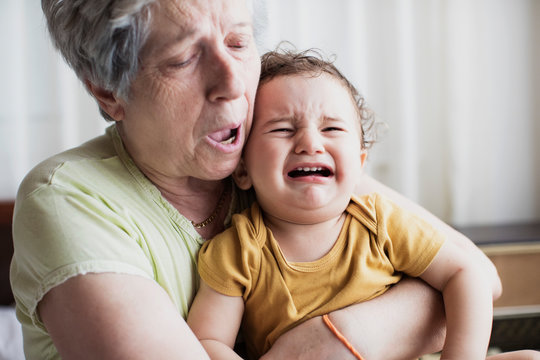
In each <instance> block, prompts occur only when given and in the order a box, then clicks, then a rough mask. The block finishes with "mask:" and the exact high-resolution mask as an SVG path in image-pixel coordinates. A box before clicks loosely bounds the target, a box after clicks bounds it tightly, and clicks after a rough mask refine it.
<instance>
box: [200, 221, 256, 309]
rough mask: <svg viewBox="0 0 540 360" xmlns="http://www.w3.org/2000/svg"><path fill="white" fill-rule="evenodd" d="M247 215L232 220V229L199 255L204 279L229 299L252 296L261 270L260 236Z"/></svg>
mask: <svg viewBox="0 0 540 360" xmlns="http://www.w3.org/2000/svg"><path fill="white" fill-rule="evenodd" d="M247 213H248V212H247V211H245V212H244V213H242V214H237V215H234V216H233V221H232V226H231V227H230V228H229V229H227V230H226V231H225V232H223V233H221V234H219V235H218V236H216V237H214V238H213V239H211V240H208V241H206V242H205V243H204V244H203V246H202V248H201V250H200V251H199V262H198V269H199V274H200V276H201V279H202V280H203V281H204V282H205V283H206V284H208V285H209V286H210V287H211V288H213V289H214V290H216V291H217V292H219V293H222V294H224V295H228V296H242V297H243V298H244V299H246V298H247V296H248V295H249V293H250V291H251V289H252V284H254V283H255V281H256V278H257V275H258V273H259V266H260V261H261V260H260V259H261V255H260V251H261V250H260V241H259V238H260V236H259V235H260V234H258V233H257V231H256V229H255V227H254V226H253V225H252V223H251V221H250V220H249V218H248V216H247Z"/></svg>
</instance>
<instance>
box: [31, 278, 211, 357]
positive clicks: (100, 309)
mask: <svg viewBox="0 0 540 360" xmlns="http://www.w3.org/2000/svg"><path fill="white" fill-rule="evenodd" d="M38 310H39V315H40V317H41V319H42V321H43V323H44V324H45V327H46V328H47V331H48V332H49V333H50V335H51V338H52V340H53V342H54V344H55V346H56V348H57V349H58V352H59V353H60V356H61V357H62V359H68V360H69V359H77V360H81V359H82V360H84V359H104V360H106V359H115V360H117V359H126V360H128V359H129V360H137V359H208V355H207V354H206V353H205V351H204V349H203V347H202V346H201V344H200V343H199V342H198V341H197V338H196V337H195V335H194V334H193V333H192V332H191V330H190V329H189V327H188V326H187V324H186V322H185V321H184V319H183V318H182V316H180V314H179V313H178V310H177V309H176V308H175V307H174V305H173V303H172V302H171V300H170V299H169V296H168V295H167V294H166V292H165V291H164V290H163V289H162V288H161V287H160V286H159V285H157V284H156V283H155V282H153V281H151V280H149V279H146V278H143V277H140V276H135V275H125V274H113V273H104V274H86V275H79V276H76V277H74V278H71V279H69V280H67V281H66V282H64V283H62V284H61V285H58V286H56V287H54V288H53V289H51V290H50V291H49V292H48V293H47V294H46V295H45V297H44V298H43V300H42V301H41V302H40V303H39V307H38Z"/></svg>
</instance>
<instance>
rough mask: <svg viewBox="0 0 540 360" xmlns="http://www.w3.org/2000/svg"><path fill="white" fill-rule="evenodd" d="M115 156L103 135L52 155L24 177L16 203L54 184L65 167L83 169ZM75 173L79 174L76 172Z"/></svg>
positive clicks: (106, 136) (108, 137) (109, 143)
mask: <svg viewBox="0 0 540 360" xmlns="http://www.w3.org/2000/svg"><path fill="white" fill-rule="evenodd" d="M115 154H116V152H115V150H114V145H113V141H112V139H111V137H110V136H109V135H108V134H104V135H101V136H98V137H96V138H94V139H92V140H89V141H88V142H86V143H84V144H82V145H79V146H77V147H74V148H72V149H69V150H66V151H63V152H61V153H58V154H56V155H53V156H51V157H49V158H47V159H45V160H43V161H41V162H40V163H38V164H37V165H36V166H35V167H34V168H33V169H32V170H30V171H29V172H28V174H27V175H26V176H25V177H24V179H23V181H22V182H21V185H20V187H19V191H18V194H17V201H21V200H22V199H24V198H26V197H27V196H29V195H30V194H31V193H33V192H35V191H37V190H38V189H39V188H41V187H43V186H49V185H52V184H54V179H55V176H56V175H57V174H58V172H61V171H63V170H64V167H65V166H66V165H70V166H73V165H74V164H77V165H79V166H80V167H84V165H83V164H86V165H88V164H89V163H90V162H92V161H96V160H97V161H99V160H103V159H106V158H110V157H113V156H115ZM75 167H77V166H75ZM76 173H79V172H78V171H76V172H75V174H76ZM75 174H74V175H75Z"/></svg>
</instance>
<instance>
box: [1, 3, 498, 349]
mask: <svg viewBox="0 0 540 360" xmlns="http://www.w3.org/2000/svg"><path fill="white" fill-rule="evenodd" d="M248 5H249V4H246V1H245V0H213V1H209V0H95V1H76V0H62V1H59V0H42V6H43V10H44V13H45V15H46V18H47V22H48V26H49V30H50V33H51V36H52V38H53V40H54V43H55V45H56V46H57V47H58V49H59V50H60V51H61V53H62V55H63V56H64V57H65V59H66V60H67V62H68V63H69V64H70V65H71V67H72V68H73V69H74V71H75V72H76V74H77V75H78V77H79V78H80V79H81V81H83V82H84V84H85V85H86V87H87V89H88V91H89V92H90V93H91V95H92V96H93V97H94V98H95V99H96V101H97V103H98V105H99V108H100V111H101V113H102V115H103V116H104V117H105V118H106V119H108V120H110V121H112V122H113V125H111V126H110V127H109V128H108V130H107V132H106V134H105V135H103V136H101V137H98V138H96V139H94V140H92V141H90V142H88V143H85V144H83V145H81V146H79V147H77V148H75V149H73V150H70V151H67V152H65V153H62V154H59V155H57V156H54V157H52V158H51V159H48V160H46V161H45V162H43V163H41V164H40V165H38V166H37V167H36V168H35V169H34V170H32V171H31V172H30V173H29V174H28V176H27V177H26V179H25V180H24V182H23V183H22V185H21V187H20V190H19V193H18V196H17V202H16V210H15V218H14V239H15V254H14V258H13V263H12V269H11V281H12V285H13V291H14V294H15V298H16V302H17V313H18V318H19V320H20V322H21V323H22V326H23V332H24V342H25V352H26V356H27V358H28V359H44V358H45V359H56V358H60V357H62V358H65V359H86V358H88V359H112V358H114V359H154V358H159V359H175V358H185V359H199V358H200V359H203V358H207V355H206V354H205V353H204V350H203V348H202V347H201V346H200V344H199V343H198V341H197V340H196V338H195V336H194V335H193V334H192V332H191V331H190V329H189V328H188V326H187V325H186V322H185V321H184V319H185V317H186V315H187V312H188V307H189V305H190V303H191V301H192V298H193V296H194V294H195V291H196V289H197V286H198V277H197V271H196V262H195V258H196V254H197V251H198V249H199V247H200V246H201V244H202V243H203V242H204V239H207V238H209V237H211V236H213V235H215V234H217V233H218V232H220V231H222V230H223V229H224V227H225V224H227V221H228V219H229V217H230V215H231V214H232V213H233V212H235V211H239V210H241V209H242V208H245V207H246V206H247V205H248V203H249V199H248V198H247V196H246V195H245V194H244V193H242V192H240V191H239V190H238V189H235V188H234V187H233V185H232V182H231V181H230V180H228V176H229V175H230V174H231V172H232V171H233V169H234V168H235V166H236V165H237V163H238V161H239V158H240V155H241V151H242V146H243V145H244V142H245V139H246V136H247V134H248V132H249V128H250V123H251V117H252V111H253V102H254V96H255V90H256V87H257V82H258V77H259V66H260V61H259V56H258V54H257V50H256V48H255V45H254V39H253V29H252V20H251V11H250V8H249V6H248ZM367 182H368V183H369V184H367V185H366V184H364V185H363V187H364V188H366V189H369V188H372V189H376V190H378V191H381V192H384V193H386V194H387V195H390V196H392V194H391V191H390V190H388V189H386V188H383V187H382V185H380V184H379V183H377V182H375V181H373V180H372V179H369V178H368V179H367ZM394 198H397V200H398V201H399V202H401V203H402V204H404V205H405V206H407V207H413V208H417V207H416V206H415V205H414V204H411V203H410V202H408V201H407V200H405V199H403V198H402V197H400V196H399V195H396V194H394ZM417 209H418V208H417ZM419 211H420V212H422V213H423V214H424V217H426V218H429V219H431V221H432V223H434V224H435V225H437V226H440V227H444V225H443V224H442V223H441V222H440V221H439V220H437V219H433V218H432V217H431V216H430V215H429V214H428V213H426V212H424V211H423V210H421V209H419ZM446 229H447V231H448V233H449V236H450V237H452V238H453V239H455V240H456V241H459V242H460V243H462V244H463V246H464V248H467V249H470V250H469V251H470V252H473V253H474V254H476V255H475V256H478V258H479V261H484V262H485V263H486V271H490V272H491V274H492V278H493V288H494V293H497V292H498V291H499V287H498V286H499V285H498V284H499V283H498V278H497V275H496V272H495V271H494V268H493V267H492V266H491V264H490V263H489V262H488V261H487V260H486V258H485V257H483V256H482V255H480V252H479V251H477V250H475V248H474V246H472V244H471V243H470V242H468V241H467V240H466V239H464V238H463V237H461V236H460V235H459V234H457V233H455V232H454V231H453V230H451V229H449V228H446ZM441 309H442V306H441V301H440V298H439V297H438V295H436V294H435V293H434V292H433V291H431V290H430V289H429V288H428V287H427V286H425V285H423V284H421V283H418V282H412V281H409V282H403V283H402V284H400V285H398V286H397V287H396V288H395V289H393V290H391V291H390V292H388V293H387V294H386V295H384V296H382V297H380V298H378V299H377V300H376V301H373V302H367V303H365V304H360V305H355V306H352V307H350V308H347V309H343V310H340V311H337V312H335V313H333V314H332V316H333V320H334V321H335V323H336V325H337V326H338V327H340V328H341V330H342V331H343V332H345V333H346V334H347V336H349V338H351V339H353V341H354V342H355V345H356V346H357V347H358V348H359V349H362V351H363V352H364V354H365V356H366V357H368V358H385V359H390V358H403V357H405V358H406V357H409V358H410V357H414V356H416V355H418V354H421V353H424V352H428V351H432V350H436V349H437V348H438V347H440V346H441V341H442V340H441V339H443V336H441V334H443V333H444V326H443V325H442V323H443V314H442V310H441ZM403 329H407V330H406V331H403ZM433 334H439V335H433ZM385 339H388V340H385ZM390 339H391V340H390ZM388 341H392V343H397V344H399V347H397V348H396V347H395V346H394V348H392V349H391V348H390V347H388V346H385V344H386V343H388ZM396 341H397V342H396ZM368 345H369V346H368ZM389 353H390V354H389ZM302 356H305V357H306V358H310V359H315V358H321V359H324V358H343V359H346V358H347V357H348V356H350V355H349V353H348V351H347V349H345V348H344V347H343V346H342V345H341V344H340V343H339V341H337V340H336V339H335V338H334V337H333V336H332V334H331V333H330V332H329V331H328V330H327V329H326V328H325V327H324V325H323V323H322V321H321V320H320V319H317V318H316V319H312V320H310V321H308V322H306V323H304V324H303V325H301V326H299V327H298V328H296V329H293V330H292V331H290V332H289V333H287V334H285V335H284V336H283V337H282V338H281V339H279V340H278V342H277V343H276V344H275V346H274V348H272V349H271V350H270V352H269V353H268V354H266V355H265V357H267V358H270V359H271V358H275V359H283V358H301V357H302Z"/></svg>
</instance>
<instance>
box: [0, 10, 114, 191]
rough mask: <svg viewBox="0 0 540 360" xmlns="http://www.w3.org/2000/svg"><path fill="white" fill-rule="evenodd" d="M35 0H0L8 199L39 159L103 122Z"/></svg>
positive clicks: (1, 165)
mask: <svg viewBox="0 0 540 360" xmlns="http://www.w3.org/2000/svg"><path fill="white" fill-rule="evenodd" d="M40 3H41V2H40V1H39V0H1V1H0V39H1V41H0V44H2V51H1V54H2V55H1V56H0V79H1V81H0V174H1V175H0V200H11V199H13V198H14V197H15V194H16V191H17V188H18V185H19V183H20V182H21V180H22V178H23V177H24V175H25V174H26V173H27V172H28V171H29V170H30V169H31V168H32V167H33V166H35V165H36V164H37V163H38V162H40V161H42V160H44V159H45V158H47V157H49V156H51V155H53V154H55V153H57V152H60V151H62V150H65V149H68V148H70V147H73V146H76V145H77V144H80V143H81V142H83V141H85V140H88V139H90V138H92V137H94V136H96V135H97V134H101V133H103V129H104V128H105V127H106V125H107V123H106V122H105V120H104V119H103V118H101V117H100V115H99V113H98V110H97V105H96V104H95V102H94V101H93V100H92V99H91V98H90V97H89V96H88V95H87V94H86V91H85V90H84V88H83V86H82V83H81V82H80V81H79V80H78V79H77V78H76V76H75V75H74V73H73V71H71V69H70V68H68V67H67V65H66V64H65V63H64V61H63V59H62V58H61V57H60V56H59V55H58V54H57V53H56V51H55V50H54V48H53V45H52V43H51V42H50V40H49V37H48V33H47V31H46V26H45V20H44V17H43V14H42V11H41V7H40V6H41V5H40Z"/></svg>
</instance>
